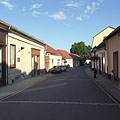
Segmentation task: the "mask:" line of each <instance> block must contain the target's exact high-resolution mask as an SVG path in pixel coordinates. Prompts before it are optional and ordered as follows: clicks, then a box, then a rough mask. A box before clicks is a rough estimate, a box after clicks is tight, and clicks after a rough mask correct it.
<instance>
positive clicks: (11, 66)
mask: <svg viewBox="0 0 120 120" xmlns="http://www.w3.org/2000/svg"><path fill="white" fill-rule="evenodd" d="M11 46H14V66H13V65H11ZM10 68H16V45H14V44H10Z"/></svg>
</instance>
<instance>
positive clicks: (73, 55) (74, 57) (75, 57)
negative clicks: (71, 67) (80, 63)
mask: <svg viewBox="0 0 120 120" xmlns="http://www.w3.org/2000/svg"><path fill="white" fill-rule="evenodd" d="M69 55H70V56H71V57H72V58H73V59H74V60H80V56H79V55H77V54H74V53H70V54H69Z"/></svg>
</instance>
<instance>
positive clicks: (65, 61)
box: [57, 50, 73, 68]
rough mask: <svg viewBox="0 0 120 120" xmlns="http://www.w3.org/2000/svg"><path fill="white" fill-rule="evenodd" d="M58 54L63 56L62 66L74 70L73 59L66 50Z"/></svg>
mask: <svg viewBox="0 0 120 120" xmlns="http://www.w3.org/2000/svg"><path fill="white" fill-rule="evenodd" d="M57 52H58V53H60V54H62V65H68V66H69V67H71V68H73V58H72V57H71V56H70V55H69V53H68V52H67V51H65V50H57Z"/></svg>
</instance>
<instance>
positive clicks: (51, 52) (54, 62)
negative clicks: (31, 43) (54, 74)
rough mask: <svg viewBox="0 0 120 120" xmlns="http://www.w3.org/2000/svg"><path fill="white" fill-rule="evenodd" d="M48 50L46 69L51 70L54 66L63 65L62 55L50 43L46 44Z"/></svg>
mask: <svg viewBox="0 0 120 120" xmlns="http://www.w3.org/2000/svg"><path fill="white" fill-rule="evenodd" d="M45 51H46V71H47V72H49V70H50V69H51V68H53V66H60V65H62V55H61V54H60V53H58V52H57V51H56V50H55V49H53V48H52V47H50V46H49V45H46V46H45Z"/></svg>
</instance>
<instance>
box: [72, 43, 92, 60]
mask: <svg viewBox="0 0 120 120" xmlns="http://www.w3.org/2000/svg"><path fill="white" fill-rule="evenodd" d="M90 51H91V46H90V45H88V46H86V45H85V43H84V42H83V41H81V42H78V43H74V44H73V45H72V47H71V49H70V52H71V53H75V54H77V55H79V56H80V57H81V58H89V57H90Z"/></svg>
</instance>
